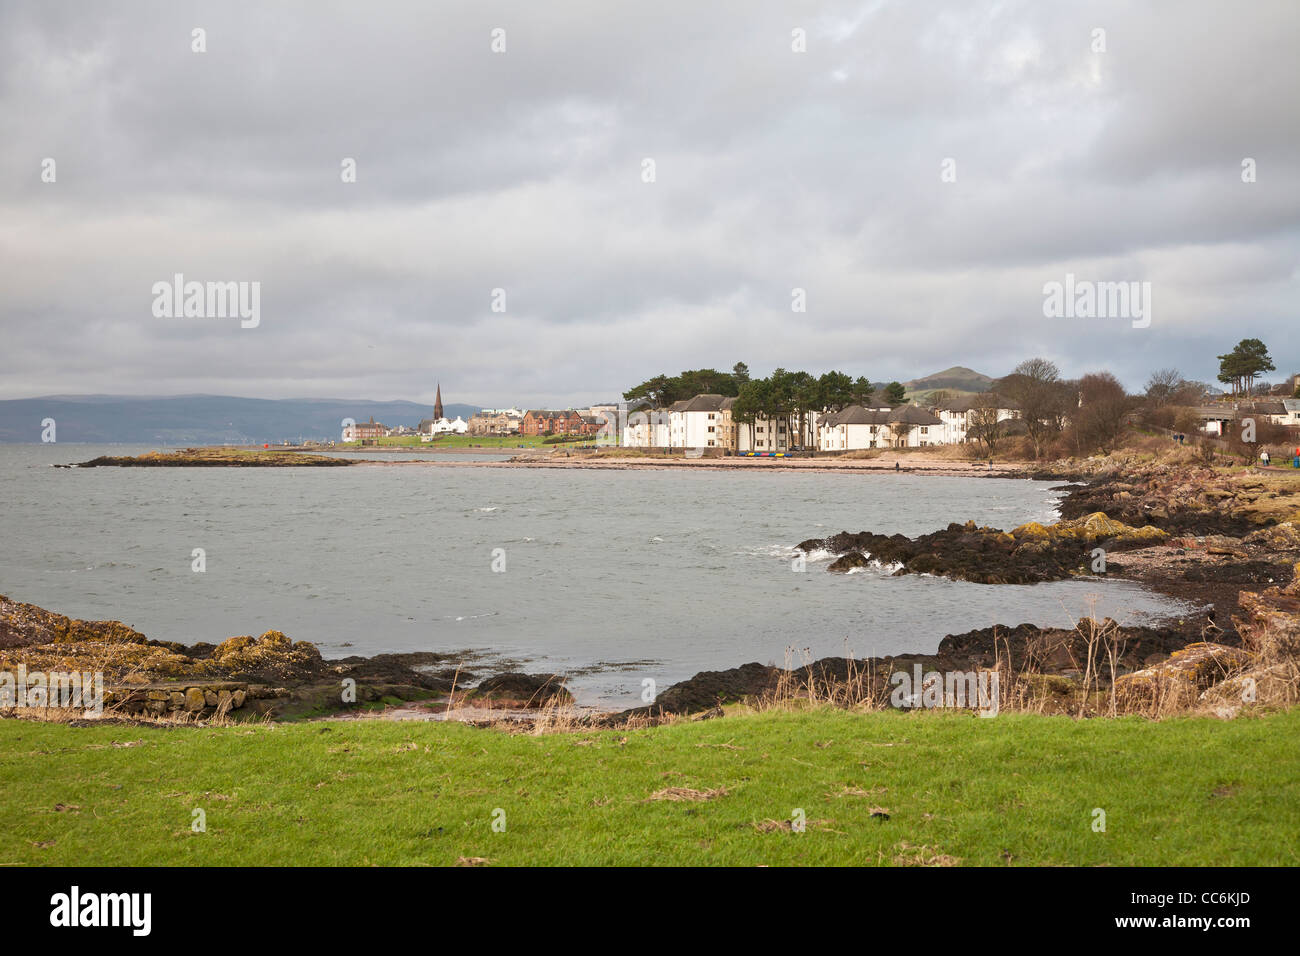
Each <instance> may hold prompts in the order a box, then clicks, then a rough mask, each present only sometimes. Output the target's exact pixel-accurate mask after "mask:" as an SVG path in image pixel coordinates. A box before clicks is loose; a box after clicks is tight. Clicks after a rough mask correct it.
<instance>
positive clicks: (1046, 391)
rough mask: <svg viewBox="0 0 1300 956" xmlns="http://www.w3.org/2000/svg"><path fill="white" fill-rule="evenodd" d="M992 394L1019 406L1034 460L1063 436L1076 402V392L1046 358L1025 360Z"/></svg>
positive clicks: (997, 385) (996, 385) (1053, 363)
mask: <svg viewBox="0 0 1300 956" xmlns="http://www.w3.org/2000/svg"><path fill="white" fill-rule="evenodd" d="M993 390H994V391H995V392H997V393H998V394H1000V395H1006V396H1007V397H1009V398H1013V399H1015V401H1016V402H1017V403H1019V405H1020V414H1021V417H1022V418H1023V419H1024V422H1025V432H1026V434H1028V436H1029V441H1030V443H1031V444H1032V445H1033V446H1034V457H1035V458H1041V457H1042V455H1043V451H1044V450H1045V449H1046V448H1047V444H1048V442H1049V441H1051V440H1052V438H1053V437H1054V436H1056V435H1058V434H1060V432H1061V429H1062V427H1063V425H1064V422H1065V418H1066V416H1067V415H1069V413H1070V409H1071V407H1072V406H1073V405H1074V402H1075V398H1074V394H1073V390H1072V389H1071V388H1070V386H1069V384H1068V383H1066V382H1064V381H1062V379H1061V370H1060V369H1059V368H1057V367H1056V363H1055V362H1052V361H1050V360H1048V359H1045V358H1032V359H1026V360H1025V361H1023V362H1021V363H1020V364H1019V365H1017V366H1016V367H1015V369H1014V370H1013V371H1012V372H1011V374H1010V375H1008V376H1006V377H1005V378H1002V379H999V380H998V381H997V382H995V383H994V384H993Z"/></svg>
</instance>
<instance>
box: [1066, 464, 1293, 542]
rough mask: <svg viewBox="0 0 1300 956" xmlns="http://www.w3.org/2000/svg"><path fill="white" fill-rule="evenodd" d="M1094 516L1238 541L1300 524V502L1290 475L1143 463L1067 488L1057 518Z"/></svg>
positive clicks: (1112, 471)
mask: <svg viewBox="0 0 1300 956" xmlns="http://www.w3.org/2000/svg"><path fill="white" fill-rule="evenodd" d="M1098 511H1102V512H1105V513H1106V514H1108V515H1110V516H1111V517H1113V518H1116V519H1117V520H1119V521H1123V522H1124V523H1126V524H1130V525H1147V524H1150V525H1154V526H1156V527H1158V528H1161V529H1162V530H1165V531H1168V532H1170V533H1171V534H1190V535H1211V534H1223V535H1230V536H1232V537H1243V536H1245V535H1247V534H1249V533H1250V532H1252V531H1254V530H1256V529H1259V528H1264V527H1268V526H1271V525H1277V524H1281V523H1285V522H1291V523H1295V522H1298V521H1300V499H1298V498H1297V496H1296V493H1295V481H1294V477H1293V476H1290V475H1285V474H1277V473H1272V472H1262V471H1257V470H1255V469H1248V468H1243V469H1241V470H1239V471H1224V470H1222V469H1215V468H1206V467H1197V466H1192V465H1186V464H1177V463H1171V462H1147V463H1131V464H1130V465H1128V466H1127V467H1123V468H1118V467H1114V468H1111V469H1110V471H1109V473H1107V474H1103V475H1100V476H1095V477H1094V480H1092V481H1090V482H1089V483H1088V484H1086V485H1083V486H1080V487H1071V488H1069V489H1067V493H1066V495H1065V498H1064V500H1063V501H1062V503H1061V514H1062V516H1064V517H1066V518H1079V517H1082V516H1083V515H1086V514H1089V513H1092V512H1098Z"/></svg>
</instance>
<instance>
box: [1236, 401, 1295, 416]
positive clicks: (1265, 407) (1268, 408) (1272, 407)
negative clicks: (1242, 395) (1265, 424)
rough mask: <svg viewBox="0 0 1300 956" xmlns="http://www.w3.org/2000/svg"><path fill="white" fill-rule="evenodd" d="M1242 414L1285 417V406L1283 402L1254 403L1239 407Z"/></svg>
mask: <svg viewBox="0 0 1300 956" xmlns="http://www.w3.org/2000/svg"><path fill="white" fill-rule="evenodd" d="M1241 410H1242V411H1243V412H1247V413H1250V412H1253V413H1254V414H1256V415H1285V414H1286V404H1285V403H1284V402H1255V403H1254V404H1253V405H1252V404H1246V405H1242V406H1241Z"/></svg>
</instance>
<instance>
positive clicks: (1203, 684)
mask: <svg viewBox="0 0 1300 956" xmlns="http://www.w3.org/2000/svg"><path fill="white" fill-rule="evenodd" d="M1252 662H1253V655H1251V654H1250V653H1248V652H1246V651H1243V650H1241V649H1240V648H1236V647H1227V646H1225V645H1223V644H1213V643H1210V642H1208V641H1199V642H1197V643H1195V644H1188V645H1187V646H1186V647H1184V648H1182V649H1181V650H1177V651H1174V652H1173V653H1172V654H1170V655H1169V657H1168V659H1167V660H1164V661H1162V662H1160V663H1159V664H1155V665H1153V666H1151V667H1147V668H1144V669H1142V670H1140V671H1134V672H1133V673H1131V674H1125V675H1124V676H1122V677H1119V678H1117V679H1116V681H1115V689H1116V691H1117V692H1118V693H1119V694H1120V695H1121V697H1124V698H1127V699H1129V700H1132V699H1135V698H1136V699H1141V700H1145V701H1148V702H1150V703H1153V704H1161V705H1164V706H1167V707H1170V708H1180V707H1187V706H1190V705H1191V704H1192V703H1194V702H1195V701H1196V700H1197V699H1198V698H1199V697H1200V696H1201V694H1202V693H1203V692H1204V691H1205V690H1206V689H1207V688H1209V687H1212V686H1214V685H1215V684H1219V683H1222V682H1223V681H1225V680H1227V679H1228V678H1229V677H1232V676H1233V675H1235V674H1237V673H1240V672H1241V671H1242V670H1244V669H1245V668H1246V667H1248V666H1250V664H1251V663H1252Z"/></svg>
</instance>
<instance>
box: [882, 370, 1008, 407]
mask: <svg viewBox="0 0 1300 956" xmlns="http://www.w3.org/2000/svg"><path fill="white" fill-rule="evenodd" d="M992 385H993V378H992V377H991V376H987V375H984V373H982V372H976V371H975V369H972V368H966V367H965V365H953V367H952V368H945V369H944V371H943V372H933V373H932V375H927V376H924V377H923V378H913V380H911V381H906V382H904V388H906V389H907V399H909V401H924V399H926V398H928V397H930V395H932V394H933V393H936V392H948V393H950V394H952V397H953V398H961V397H969V395H974V394H978V393H980V392H988V390H989V388H992Z"/></svg>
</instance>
